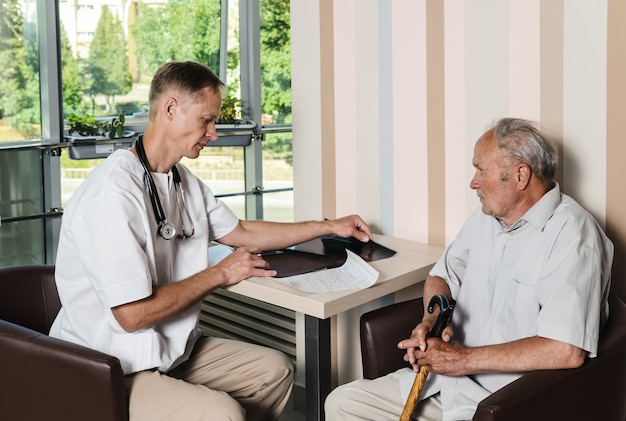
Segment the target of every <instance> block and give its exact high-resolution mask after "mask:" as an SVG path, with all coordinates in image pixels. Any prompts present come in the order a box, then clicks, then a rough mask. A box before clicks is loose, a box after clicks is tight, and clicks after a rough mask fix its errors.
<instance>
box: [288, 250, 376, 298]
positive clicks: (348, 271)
mask: <svg viewBox="0 0 626 421" xmlns="http://www.w3.org/2000/svg"><path fill="white" fill-rule="evenodd" d="M346 252H347V253H348V258H347V259H346V262H345V263H344V264H343V265H342V266H340V267H338V268H333V269H323V270H319V271H316V272H310V273H303V274H301V275H295V276H290V277H288V278H282V281H283V282H286V283H288V284H289V285H291V286H292V287H294V288H296V289H299V290H301V291H305V292H330V291H346V290H351V289H364V288H367V287H370V286H372V285H374V283H375V282H376V280H377V279H378V271H377V270H376V269H374V268H373V267H372V266H370V265H369V263H367V262H366V261H365V260H363V259H361V258H360V257H359V256H357V255H356V254H354V253H353V252H351V251H350V250H346Z"/></svg>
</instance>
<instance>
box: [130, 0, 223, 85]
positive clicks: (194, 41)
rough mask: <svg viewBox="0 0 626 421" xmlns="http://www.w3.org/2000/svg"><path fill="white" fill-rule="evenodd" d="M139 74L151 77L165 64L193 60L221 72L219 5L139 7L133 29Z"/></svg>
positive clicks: (183, 2)
mask: <svg viewBox="0 0 626 421" xmlns="http://www.w3.org/2000/svg"><path fill="white" fill-rule="evenodd" d="M131 33H132V34H133V37H134V38H135V40H136V42H137V56H138V58H139V68H140V72H141V73H143V74H146V75H148V76H152V75H153V74H154V72H156V70H157V69H158V68H159V66H161V65H162V64H163V63H167V62H169V61H183V60H193V61H197V62H199V63H203V64H205V65H207V66H209V67H210V68H212V69H214V70H217V69H219V48H220V4H219V2H218V1H207V0H169V1H168V2H167V3H164V4H146V3H143V2H138V3H137V21H136V23H135V24H134V25H133V26H132V27H131Z"/></svg>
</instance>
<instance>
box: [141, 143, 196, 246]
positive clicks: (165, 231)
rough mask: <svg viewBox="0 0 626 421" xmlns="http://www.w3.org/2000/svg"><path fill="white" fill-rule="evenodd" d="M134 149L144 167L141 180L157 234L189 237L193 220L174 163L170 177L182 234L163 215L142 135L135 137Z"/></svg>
mask: <svg viewBox="0 0 626 421" xmlns="http://www.w3.org/2000/svg"><path fill="white" fill-rule="evenodd" d="M135 149H136V150H137V157H138V158H139V162H141V166H142V167H143V169H144V174H143V180H144V183H145V184H146V188H147V189H148V194H149V195H150V202H151V203H152V210H153V211H154V217H155V218H156V220H157V224H158V228H157V234H158V235H159V236H160V237H162V238H164V239H166V240H171V239H172V238H174V237H177V238H180V239H183V240H186V239H187V238H191V237H192V236H193V233H194V226H193V222H192V221H191V217H190V216H189V211H188V210H187V205H186V204H185V192H184V191H183V188H182V185H181V178H180V174H179V173H178V169H177V168H176V165H174V166H173V167H172V178H173V181H174V189H175V190H176V205H177V207H178V212H179V214H180V219H181V222H182V224H183V232H182V234H178V235H176V227H175V226H174V224H172V223H171V222H169V221H168V220H167V217H166V216H165V211H163V206H162V205H161V199H159V192H158V190H157V188H156V184H155V183H154V179H153V178H152V174H151V173H150V169H149V168H148V158H147V157H146V151H145V150H144V148H143V136H142V135H139V136H138V137H137V140H136V141H135ZM181 205H182V206H181ZM183 208H184V211H183ZM185 226H191V232H190V233H187V231H186V230H185Z"/></svg>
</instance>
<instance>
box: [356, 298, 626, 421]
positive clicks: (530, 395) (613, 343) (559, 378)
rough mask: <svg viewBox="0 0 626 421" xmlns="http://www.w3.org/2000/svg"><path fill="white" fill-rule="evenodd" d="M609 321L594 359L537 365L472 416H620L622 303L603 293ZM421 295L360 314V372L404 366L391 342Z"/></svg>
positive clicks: (413, 317) (625, 329) (624, 376)
mask: <svg viewBox="0 0 626 421" xmlns="http://www.w3.org/2000/svg"><path fill="white" fill-rule="evenodd" d="M609 313H610V315H609V320H608V322H607V325H606V326H605V327H604V329H603V331H602V333H601V336H600V344H599V350H598V357H597V358H589V359H587V361H585V363H584V364H583V366H582V367H580V368H576V369H569V370H541V371H533V372H529V373H526V374H525V375H523V376H522V377H521V378H519V379H517V380H516V381H514V382H512V383H510V384H509V385H507V386H505V387H503V388H502V389H500V390H498V391H496V392H495V393H493V394H492V395H491V396H489V397H487V398H486V399H485V400H483V401H482V402H481V403H480V404H479V405H478V409H477V411H476V413H475V414H474V418H473V420H474V421H499V420H506V421H528V420H602V421H624V420H626V305H625V304H624V302H623V301H622V300H621V299H620V298H619V297H617V296H616V295H614V294H611V295H610V297H609ZM422 314H423V304H422V299H421V298H419V299H415V300H411V301H405V302H402V303H396V304H392V305H390V306H387V307H383V308H380V309H377V310H373V311H371V312H368V313H365V314H363V315H362V316H361V322H360V324H361V326H360V329H361V354H362V361H363V377H364V378H366V379H373V378H376V377H379V376H382V375H385V374H387V373H390V372H392V371H395V370H397V369H399V368H401V367H406V363H405V362H404V361H403V359H402V356H403V352H402V351H400V350H398V349H397V348H396V346H395V345H396V344H397V343H398V342H399V341H400V340H402V339H405V338H406V337H407V336H408V335H409V334H410V332H411V330H412V329H413V328H414V327H415V325H416V324H417V322H418V321H419V320H421V319H422Z"/></svg>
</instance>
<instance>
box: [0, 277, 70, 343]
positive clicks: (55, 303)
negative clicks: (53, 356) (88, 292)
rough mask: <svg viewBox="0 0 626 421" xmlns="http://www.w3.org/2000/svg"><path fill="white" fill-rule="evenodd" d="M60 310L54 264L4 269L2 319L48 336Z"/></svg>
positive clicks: (0, 300)
mask: <svg viewBox="0 0 626 421" xmlns="http://www.w3.org/2000/svg"><path fill="white" fill-rule="evenodd" d="M60 309H61V301H60V300H59V293H58V292H57V287H56V283H55V281H54V266H52V265H25V266H9V267H3V268H0V319H3V320H6V321H9V322H11V323H15V324H17V325H20V326H24V327H27V328H29V329H32V330H36V331H37V332H40V333H43V334H46V335H47V334H48V332H49V331H50V327H51V326H52V322H54V319H55V317H56V315H57V313H58V312H59V310H60Z"/></svg>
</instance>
